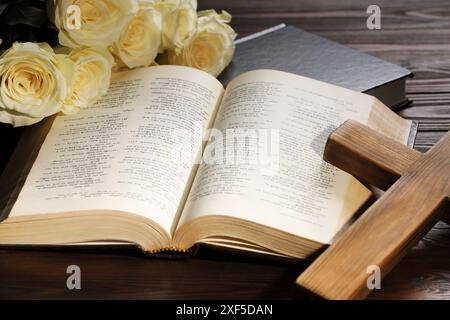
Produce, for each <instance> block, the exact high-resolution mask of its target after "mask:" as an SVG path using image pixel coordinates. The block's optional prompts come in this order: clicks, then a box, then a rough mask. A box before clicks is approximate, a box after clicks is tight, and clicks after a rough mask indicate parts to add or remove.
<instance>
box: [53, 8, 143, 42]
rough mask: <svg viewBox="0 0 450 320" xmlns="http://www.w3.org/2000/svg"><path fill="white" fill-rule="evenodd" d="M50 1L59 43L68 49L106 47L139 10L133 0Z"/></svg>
mask: <svg viewBox="0 0 450 320" xmlns="http://www.w3.org/2000/svg"><path fill="white" fill-rule="evenodd" d="M53 4H54V5H55V8H54V22H55V25H56V27H57V28H58V30H59V42H60V43H61V44H62V45H63V46H67V47H71V48H74V47H78V46H92V47H94V46H101V47H108V46H110V45H111V44H112V43H113V42H114V41H116V40H117V39H118V38H119V36H120V33H121V32H122V30H123V28H124V26H125V24H126V22H127V21H128V19H129V17H130V16H131V15H133V14H135V13H136V12H137V11H138V10H139V3H138V1H137V0H96V1H92V0H54V3H53ZM50 10H51V9H50ZM50 15H51V13H50Z"/></svg>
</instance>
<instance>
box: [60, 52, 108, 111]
mask: <svg viewBox="0 0 450 320" xmlns="http://www.w3.org/2000/svg"><path fill="white" fill-rule="evenodd" d="M69 58H70V59H71V60H72V61H73V62H74V74H73V82H72V87H71V88H70V90H69V95H68V96H67V98H66V100H65V101H64V105H63V107H62V110H61V111H62V112H63V113H65V114H73V113H76V112H78V111H79V110H80V109H83V108H86V107H88V106H90V105H92V104H94V103H95V102H96V101H97V100H98V99H99V98H101V97H102V96H103V95H104V94H105V93H106V92H107V91H108V88H109V84H110V82H111V69H112V67H113V64H114V59H113V57H112V55H111V54H110V53H109V51H108V49H106V48H101V47H91V48H76V49H74V50H72V52H71V53H70V55H69Z"/></svg>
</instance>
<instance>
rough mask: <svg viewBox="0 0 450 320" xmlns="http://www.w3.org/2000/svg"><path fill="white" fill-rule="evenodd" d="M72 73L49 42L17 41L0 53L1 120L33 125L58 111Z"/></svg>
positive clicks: (20, 124) (70, 65)
mask: <svg viewBox="0 0 450 320" xmlns="http://www.w3.org/2000/svg"><path fill="white" fill-rule="evenodd" d="M72 73H73V63H72V62H71V61H70V60H69V59H68V58H67V56H64V55H56V54H55V53H54V52H53V50H52V48H50V46H48V45H47V44H35V43H15V44H14V45H13V46H12V48H11V49H9V50H7V51H5V52H4V53H3V55H2V56H1V57H0V122H5V123H10V124H12V125H13V126H24V125H30V124H33V123H36V122H39V121H40V120H42V119H43V118H45V117H47V116H50V115H53V114H55V113H57V112H59V111H60V110H61V107H62V103H63V101H64V99H65V98H66V96H67V92H68V86H69V85H70V83H71V79H72Z"/></svg>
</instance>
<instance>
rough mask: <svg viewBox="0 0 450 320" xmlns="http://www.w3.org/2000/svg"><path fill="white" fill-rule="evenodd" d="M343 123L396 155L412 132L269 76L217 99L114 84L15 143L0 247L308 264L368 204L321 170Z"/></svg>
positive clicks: (202, 82) (252, 75)
mask: <svg viewBox="0 0 450 320" xmlns="http://www.w3.org/2000/svg"><path fill="white" fill-rule="evenodd" d="M347 119H354V120H357V121H360V122H362V123H364V124H367V125H368V126H370V127H372V128H373V129H375V130H378V131H380V132H382V133H384V134H386V135H388V136H389V137H391V138H393V139H396V140H397V141H399V142H402V143H404V144H406V143H407V141H408V137H409V135H410V131H411V122H410V121H407V120H404V119H402V118H400V117H399V116H397V115H396V114H395V113H393V112H392V111H391V110H389V109H388V108H387V107H385V106H384V105H383V104H381V103H380V102H379V101H378V100H376V99H375V98H373V97H371V96H369V95H366V94H362V93H357V92H353V91H350V90H347V89H343V88H340V87H336V86H333V85H330V84H326V83H323V82H320V81H316V80H312V79H308V78H305V77H301V76H297V75H293V74H289V73H285V72H280V71H274V70H256V71H251V72H247V73H244V74H242V75H240V76H238V77H236V78H235V79H234V80H232V81H231V82H230V83H229V84H228V86H227V88H226V89H225V88H223V86H222V85H221V83H220V82H219V81H217V80H216V79H215V78H213V77H212V76H210V75H208V74H206V73H204V72H202V71H198V70H195V69H191V68H187V67H181V66H155V67H150V68H143V69H138V70H132V71H125V72H121V73H117V74H115V75H114V78H113V82H112V84H111V87H110V89H109V92H108V94H107V95H106V96H105V97H103V98H102V99H101V100H100V101H99V102H98V103H96V104H95V105H93V106H92V107H90V108H88V109H85V110H82V111H81V112H80V113H79V114H76V115H72V116H56V117H54V118H53V119H50V120H47V121H44V122H42V123H41V124H39V125H38V126H35V127H30V128H28V129H27V130H26V131H25V133H24V135H23V137H22V139H21V141H20V143H19V144H18V147H17V149H16V150H15V152H14V154H13V156H12V159H11V160H10V162H9V164H8V166H7V168H6V169H5V171H4V173H3V175H2V178H1V188H2V190H1V196H2V201H1V203H2V207H3V208H2V212H3V213H4V214H5V213H6V214H8V217H7V218H6V219H5V220H4V221H2V222H1V223H0V245H62V246H65V245H111V246H113V245H116V244H127V243H128V244H134V245H137V246H139V247H140V248H141V249H142V250H143V251H145V252H152V253H154V252H158V251H166V250H174V251H189V250H190V248H192V247H193V246H194V245H195V244H199V243H207V244H213V245H217V246H224V247H229V248H235V249H240V250H248V251H254V252H260V253H267V254H275V255H283V256H290V257H295V258H307V257H308V256H310V255H312V254H314V253H315V252H316V251H317V250H319V249H321V248H322V247H323V246H325V245H327V244H330V243H331V242H332V241H333V239H334V238H335V236H336V234H338V232H339V231H340V230H341V229H342V228H343V227H344V226H345V225H346V224H348V222H349V221H350V220H351V218H352V216H353V215H354V214H355V212H356V211H357V210H358V208H360V207H361V206H362V205H363V204H364V203H365V202H366V201H367V199H368V198H369V196H370V194H371V193H370V191H369V189H367V188H366V187H365V186H363V185H362V184H361V183H359V182H358V181H357V180H356V179H355V178H353V177H352V176H350V175H348V174H347V173H344V172H343V171H340V170H339V169H337V168H334V167H332V166H331V165H329V164H327V163H325V162H324V161H323V160H322V152H323V149H324V146H325V143H326V140H327V137H328V134H329V133H330V132H331V131H332V130H334V129H335V128H336V127H338V126H339V125H340V124H342V123H343V122H344V121H345V120H347Z"/></svg>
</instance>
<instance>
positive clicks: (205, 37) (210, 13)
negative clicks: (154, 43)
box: [166, 10, 236, 77]
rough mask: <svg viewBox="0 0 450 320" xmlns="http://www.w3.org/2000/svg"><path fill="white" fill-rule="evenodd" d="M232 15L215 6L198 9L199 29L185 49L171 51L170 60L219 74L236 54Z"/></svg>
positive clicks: (172, 62)
mask: <svg viewBox="0 0 450 320" xmlns="http://www.w3.org/2000/svg"><path fill="white" fill-rule="evenodd" d="M230 21H231V15H230V14H228V13H227V12H225V11H222V13H221V14H218V13H217V12H215V11H214V10H205V11H201V12H199V13H198V28H197V32H196V33H195V34H194V35H193V36H192V38H190V39H189V41H188V43H187V44H186V46H185V47H184V48H183V50H182V51H181V53H179V54H177V52H175V51H169V52H167V56H166V59H167V61H168V62H169V64H177V65H185V66H190V67H194V68H197V69H200V70H203V71H206V72H208V73H210V74H211V75H213V76H215V77H217V76H218V75H219V74H220V73H221V72H222V71H223V70H224V69H225V67H226V66H228V64H229V63H230V62H231V59H232V58H233V55H234V51H235V45H234V39H235V38H236V33H235V32H234V30H233V29H232V28H231V27H230V26H229V25H228V23H229V22H230Z"/></svg>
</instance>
